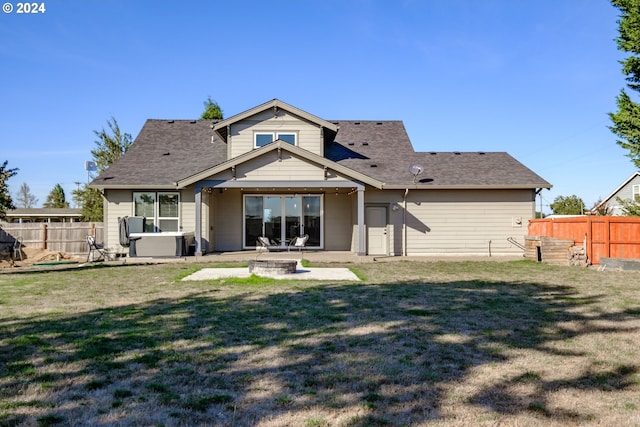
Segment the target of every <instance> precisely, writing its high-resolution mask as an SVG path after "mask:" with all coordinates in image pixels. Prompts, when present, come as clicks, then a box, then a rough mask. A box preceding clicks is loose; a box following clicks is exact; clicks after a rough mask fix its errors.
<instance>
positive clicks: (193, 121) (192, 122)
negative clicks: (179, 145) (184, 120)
mask: <svg viewBox="0 0 640 427" xmlns="http://www.w3.org/2000/svg"><path fill="white" fill-rule="evenodd" d="M196 121H197V120H191V121H190V122H189V123H191V124H194V123H195V122H196Z"/></svg>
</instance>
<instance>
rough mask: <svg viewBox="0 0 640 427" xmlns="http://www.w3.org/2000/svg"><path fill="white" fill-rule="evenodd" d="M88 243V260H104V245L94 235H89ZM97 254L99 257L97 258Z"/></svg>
mask: <svg viewBox="0 0 640 427" xmlns="http://www.w3.org/2000/svg"><path fill="white" fill-rule="evenodd" d="M87 245H89V253H88V254H87V262H89V260H90V259H91V260H92V261H104V260H105V254H104V245H103V244H102V243H96V238H95V237H93V236H92V235H88V236H87ZM96 255H97V258H96Z"/></svg>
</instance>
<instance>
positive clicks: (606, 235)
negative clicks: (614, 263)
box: [604, 216, 611, 258]
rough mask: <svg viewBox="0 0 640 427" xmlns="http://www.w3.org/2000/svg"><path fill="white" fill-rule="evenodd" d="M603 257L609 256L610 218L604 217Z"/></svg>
mask: <svg viewBox="0 0 640 427" xmlns="http://www.w3.org/2000/svg"><path fill="white" fill-rule="evenodd" d="M604 226H605V227H604V256H605V257H606V258H609V256H611V218H610V217H608V216H607V217H605V220H604Z"/></svg>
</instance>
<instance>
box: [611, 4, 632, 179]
mask: <svg viewBox="0 0 640 427" xmlns="http://www.w3.org/2000/svg"><path fill="white" fill-rule="evenodd" d="M611 3H612V4H613V5H614V6H615V7H617V8H618V9H619V10H620V19H619V20H618V33H619V36H618V38H616V42H617V44H618V49H619V50H621V51H623V52H626V53H629V54H630V55H629V56H628V57H627V58H626V59H624V60H623V61H621V64H622V73H623V74H625V75H626V76H627V77H626V80H627V87H628V88H629V89H631V90H633V91H636V92H640V0H611ZM616 104H617V106H618V111H617V112H615V113H609V117H610V118H611V121H612V122H613V125H612V126H609V129H611V131H612V132H613V133H614V134H616V136H617V137H618V138H619V139H618V141H617V143H618V145H620V146H621V147H622V148H624V149H626V150H628V151H629V153H628V154H627V156H628V157H630V158H631V161H632V162H633V163H634V164H635V165H636V166H637V167H640V104H638V103H637V102H635V101H633V100H632V99H631V97H630V96H629V94H627V92H626V91H625V89H624V88H623V89H621V90H620V94H619V95H618V97H617V98H616Z"/></svg>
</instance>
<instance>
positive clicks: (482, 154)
mask: <svg viewBox="0 0 640 427" xmlns="http://www.w3.org/2000/svg"><path fill="white" fill-rule="evenodd" d="M478 154H480V155H481V156H484V155H485V154H487V153H485V152H484V151H480V152H479V153H478Z"/></svg>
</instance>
